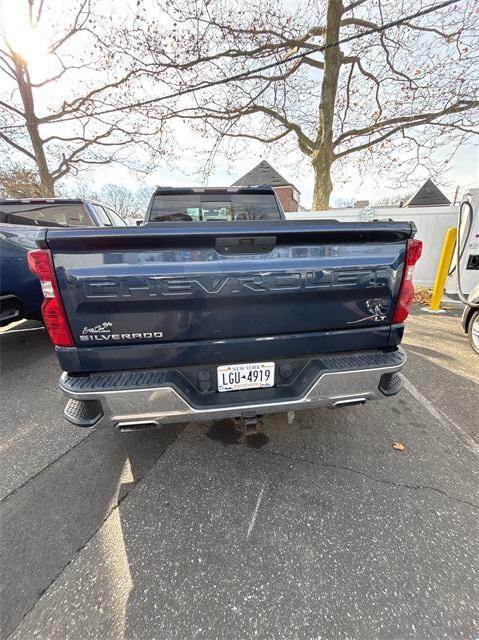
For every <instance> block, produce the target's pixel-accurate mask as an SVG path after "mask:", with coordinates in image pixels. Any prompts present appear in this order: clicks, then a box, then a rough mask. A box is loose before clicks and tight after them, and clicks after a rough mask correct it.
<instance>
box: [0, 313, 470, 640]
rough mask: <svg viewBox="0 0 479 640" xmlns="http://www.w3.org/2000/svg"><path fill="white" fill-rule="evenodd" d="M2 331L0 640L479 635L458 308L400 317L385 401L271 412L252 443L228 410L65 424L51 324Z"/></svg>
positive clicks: (465, 364)
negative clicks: (179, 418) (224, 417)
mask: <svg viewBox="0 0 479 640" xmlns="http://www.w3.org/2000/svg"><path fill="white" fill-rule="evenodd" d="M24 326H25V325H21V326H20V327H15V328H14V329H17V330H18V329H19V328H24ZM27 326H28V325H27ZM0 340H1V357H2V401H1V407H2V410H1V421H2V424H1V443H2V448H1V454H2V482H1V485H2V486H1V503H0V509H1V511H0V518H1V525H2V534H1V546H2V576H3V578H2V595H1V605H2V606H1V609H2V624H3V631H2V634H3V635H2V637H3V638H6V637H8V638H11V639H12V640H13V639H15V640H20V639H22V640H27V639H28V640H30V639H32V638H42V639H48V640H55V639H58V640H70V639H74V640H77V639H78V640H83V639H88V638H94V639H103V638H104V639H112V640H113V639H114V640H118V639H126V640H134V639H135V640H136V639H142V640H150V639H151V640H152V639H154V638H156V639H172V638H182V639H189V638H198V639H203V638H204V639H208V640H212V639H216V638H218V639H220V638H221V639H230V638H231V639H235V640H238V639H249V638H271V639H273V638H274V639H275V640H277V639H283V638H284V639H296V638H297V639H308V640H309V639H311V640H312V639H315V640H319V639H321V640H342V639H350V640H363V639H364V640H374V639H391V640H403V639H408V638H414V639H415V640H422V639H424V640H426V639H427V640H429V639H431V640H432V639H434V640H439V639H441V638H447V639H454V640H455V639H467V640H472V639H474V638H477V637H478V635H479V609H478V601H479V598H478V596H479V588H478V572H477V558H478V557H479V549H478V546H479V545H478V539H479V537H478V524H477V523H478V517H477V516H478V510H479V496H478V486H479V485H478V477H477V476H478V466H477V452H478V445H477V434H478V426H479V424H478V423H479V419H478V416H479V393H478V391H479V386H478V383H479V366H478V363H479V360H478V359H477V356H475V355H474V354H473V353H472V351H471V349H470V347H469V345H468V342H467V339H466V337H465V336H464V335H463V334H462V330H461V326H460V319H459V315H458V313H456V312H449V313H448V314H447V315H441V316H429V315H426V314H424V313H422V312H421V311H420V310H418V311H416V312H415V314H414V315H413V317H411V318H410V320H409V324H408V330H407V337H406V340H405V346H406V349H407V351H408V363H407V367H406V370H405V373H406V376H407V385H406V389H405V390H403V392H402V393H401V394H400V395H399V396H398V397H396V398H394V399H391V400H388V401H384V402H381V403H371V404H369V405H367V406H364V407H350V408H343V409H336V410H330V409H324V410H320V411H314V412H303V413H297V414H296V416H295V419H294V422H293V423H292V424H288V420H287V417H286V416H285V415H277V416H273V417H269V418H268V419H267V420H266V421H265V428H264V437H262V438H260V439H256V440H254V441H253V442H252V443H250V445H248V444H246V443H245V442H244V440H243V439H238V437H237V434H236V432H235V431H234V429H233V426H232V424H231V423H229V422H224V423H217V424H216V425H211V424H203V425H196V426H188V425H185V426H184V427H175V428H168V429H166V430H165V431H162V432H155V433H136V434H123V435H121V434H117V433H115V432H112V431H81V430H79V429H75V428H74V427H70V426H68V425H67V424H66V423H64V421H63V418H62V410H63V404H64V402H63V398H62V396H61V394H60V392H59V391H58V389H57V387H56V381H57V378H58V375H59V370H58V366H57V363H56V359H55V356H54V353H53V351H52V348H51V346H50V344H49V342H48V339H47V337H46V335H45V333H44V331H43V330H34V331H26V332H20V333H14V332H12V331H6V332H5V331H4V332H3V333H2V335H1V338H0ZM394 442H400V443H402V444H404V446H405V450H404V451H399V450H395V449H394V448H393V447H392V443H394Z"/></svg>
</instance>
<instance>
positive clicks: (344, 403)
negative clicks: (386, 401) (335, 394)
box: [333, 398, 366, 407]
mask: <svg viewBox="0 0 479 640" xmlns="http://www.w3.org/2000/svg"><path fill="white" fill-rule="evenodd" d="M365 403H366V398H347V399H346V400H337V401H336V402H335V403H334V404H333V407H351V406H354V405H357V404H365Z"/></svg>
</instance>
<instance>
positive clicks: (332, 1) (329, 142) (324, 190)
mask: <svg viewBox="0 0 479 640" xmlns="http://www.w3.org/2000/svg"><path fill="white" fill-rule="evenodd" d="M342 14H343V5H342V2H341V0H328V11H327V18H326V32H325V44H332V43H334V42H337V41H338V40H339V31H340V27H341V16H342ZM341 59H342V53H341V51H340V49H339V46H336V47H329V48H327V49H325V51H324V71H323V79H322V82H321V98H320V101H319V113H318V120H319V126H318V135H317V136H316V140H315V151H314V153H313V159H312V163H313V169H314V195H313V209H316V210H319V211H322V210H325V209H329V197H330V195H331V191H332V190H333V184H332V182H331V167H332V164H333V162H334V151H333V124H334V110H335V103H336V93H337V90H338V80H339V71H340V68H341Z"/></svg>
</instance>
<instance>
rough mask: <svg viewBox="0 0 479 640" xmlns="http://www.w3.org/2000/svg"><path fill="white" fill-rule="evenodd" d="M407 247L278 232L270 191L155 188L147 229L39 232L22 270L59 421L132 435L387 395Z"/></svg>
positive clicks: (327, 233) (396, 239)
mask: <svg viewBox="0 0 479 640" xmlns="http://www.w3.org/2000/svg"><path fill="white" fill-rule="evenodd" d="M220 216H221V217H222V218H223V220H221V221H219V220H217V218H218V217H220ZM178 220H179V222H178ZM414 234H415V226H414V224H413V223H409V222H384V221H381V222H355V223H350V222H337V221H335V220H314V221H310V220H308V221H301V220H294V221H286V220H285V219H284V214H283V212H282V210H281V206H280V204H279V202H278V200H277V198H276V196H275V194H274V192H273V190H272V189H271V187H248V188H242V187H238V188H234V189H233V188H224V189H206V188H205V189H201V190H199V189H173V188H170V189H161V188H159V189H158V190H157V191H156V193H155V195H154V197H153V198H152V200H151V201H150V205H149V209H148V213H147V217H146V224H144V225H142V226H141V227H129V228H126V229H120V228H118V229H75V230H71V229H69V230H64V229H44V230H43V231H42V234H41V236H40V237H37V240H36V242H37V245H38V247H39V249H38V250H36V251H32V252H30V253H29V264H30V266H31V269H32V271H33V272H34V273H35V274H37V275H38V277H39V278H40V280H41V281H42V286H43V290H44V292H45V296H46V298H45V303H44V306H43V314H44V317H45V323H46V327H47V329H48V331H49V334H50V337H51V339H52V341H53V343H54V344H55V345H56V352H57V356H58V360H59V362H60V365H61V367H62V369H63V371H64V373H63V375H62V377H61V381H60V386H61V388H62V389H63V391H64V392H65V394H66V395H67V396H68V398H69V400H68V402H67V405H66V409H65V416H66V418H67V420H69V421H70V422H71V423H73V424H77V425H80V426H85V427H91V426H95V425H96V426H99V425H114V426H116V427H117V428H119V429H120V430H134V429H143V428H150V427H158V426H160V425H163V424H167V423H174V422H184V421H192V420H211V419H218V418H225V417H240V418H245V419H247V420H253V419H254V417H255V416H258V415H262V414H265V413H273V412H283V411H292V410H297V409H310V408H313V407H317V406H322V405H325V406H332V407H343V406H350V405H356V404H363V403H365V402H368V401H370V400H374V399H378V398H385V397H388V396H392V395H395V394H396V393H398V391H399V390H400V388H401V385H402V378H401V375H400V371H401V369H402V367H403V365H404V363H405V360H406V356H405V353H404V351H403V350H402V349H401V348H400V346H399V344H400V342H401V338H402V335H403V331H404V322H405V320H406V318H407V315H408V311H409V304H410V302H411V299H412V295H413V291H414V289H413V285H412V272H413V267H414V264H415V263H416V261H417V260H418V258H419V257H420V254H421V246H422V243H421V242H420V241H418V240H414V239H413V238H414Z"/></svg>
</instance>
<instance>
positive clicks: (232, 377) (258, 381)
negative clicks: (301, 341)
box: [218, 362, 274, 391]
mask: <svg viewBox="0 0 479 640" xmlns="http://www.w3.org/2000/svg"><path fill="white" fill-rule="evenodd" d="M273 386H274V362H252V363H248V364H226V365H223V366H221V367H218V391H239V390H240V389H259V388H262V387H273Z"/></svg>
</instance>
